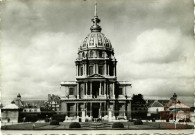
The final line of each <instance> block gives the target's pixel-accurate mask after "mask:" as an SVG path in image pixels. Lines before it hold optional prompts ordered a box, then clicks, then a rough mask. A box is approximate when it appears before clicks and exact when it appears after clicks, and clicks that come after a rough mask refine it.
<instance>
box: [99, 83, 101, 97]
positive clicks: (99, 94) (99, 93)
mask: <svg viewBox="0 0 195 135" xmlns="http://www.w3.org/2000/svg"><path fill="white" fill-rule="evenodd" d="M101 90H102V85H101V82H100V88H99V95H101Z"/></svg>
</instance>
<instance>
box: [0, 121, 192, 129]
mask: <svg viewBox="0 0 195 135" xmlns="http://www.w3.org/2000/svg"><path fill="white" fill-rule="evenodd" d="M70 123H71V122H66V123H65V122H61V123H60V125H50V124H49V123H34V124H35V128H34V129H35V130H64V129H66V130H71V129H69V125H70ZM122 123H123V124H124V130H150V129H173V128H174V127H175V125H174V124H173V123H160V122H144V123H143V125H134V124H133V122H122ZM80 124H81V130H90V129H93V130H94V129H97V130H110V129H112V124H113V123H112V122H106V123H103V122H102V123H94V122H85V123H82V122H80ZM1 128H2V129H3V130H32V129H33V123H22V124H14V125H6V126H2V127H1ZM177 128H180V129H193V126H192V125H187V126H185V125H182V124H177Z"/></svg>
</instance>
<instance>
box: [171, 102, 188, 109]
mask: <svg viewBox="0 0 195 135" xmlns="http://www.w3.org/2000/svg"><path fill="white" fill-rule="evenodd" d="M174 108H183V109H190V107H189V106H187V105H185V104H182V103H177V104H176V105H175V104H173V105H172V106H170V107H169V109H174Z"/></svg>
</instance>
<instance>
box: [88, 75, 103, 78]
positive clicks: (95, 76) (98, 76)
mask: <svg viewBox="0 0 195 135" xmlns="http://www.w3.org/2000/svg"><path fill="white" fill-rule="evenodd" d="M89 78H105V77H104V76H103V75H100V74H93V75H90V76H89Z"/></svg>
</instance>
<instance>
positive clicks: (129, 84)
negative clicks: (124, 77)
mask: <svg viewBox="0 0 195 135" xmlns="http://www.w3.org/2000/svg"><path fill="white" fill-rule="evenodd" d="M117 83H118V84H120V85H128V86H131V82H130V81H117Z"/></svg>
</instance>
